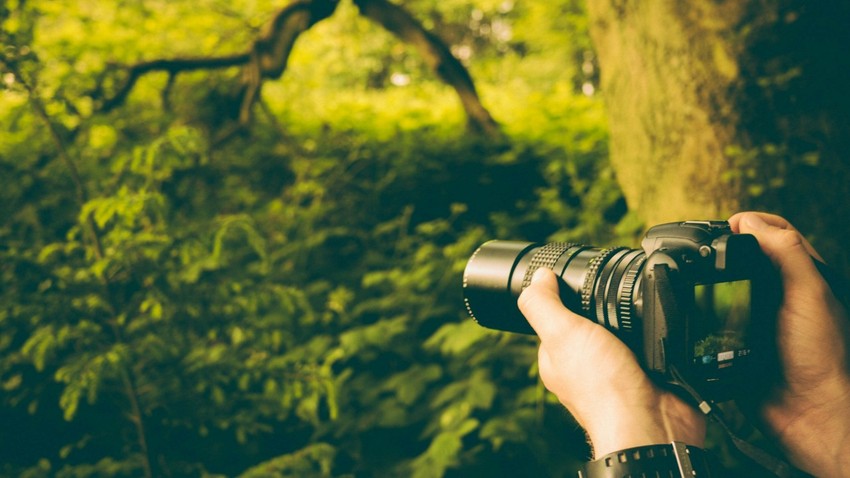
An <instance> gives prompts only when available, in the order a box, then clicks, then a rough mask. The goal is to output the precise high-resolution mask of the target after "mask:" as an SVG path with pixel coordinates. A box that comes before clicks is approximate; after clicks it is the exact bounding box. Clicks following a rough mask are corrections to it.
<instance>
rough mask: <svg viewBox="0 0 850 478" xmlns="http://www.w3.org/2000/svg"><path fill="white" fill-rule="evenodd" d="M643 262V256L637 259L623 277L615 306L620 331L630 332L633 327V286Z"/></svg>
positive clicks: (644, 258)
mask: <svg viewBox="0 0 850 478" xmlns="http://www.w3.org/2000/svg"><path fill="white" fill-rule="evenodd" d="M645 260H646V257H645V256H644V257H641V258H640V259H638V262H637V264H635V267H632V268H630V269H629V270H628V271H627V272H626V275H625V276H623V290H622V292H621V293H620V300H619V301H618V306H617V309H618V310H617V311H618V312H619V319H620V329H622V330H631V329H632V326H633V324H632V305H633V304H634V301H633V297H632V295H633V294H634V290H635V284H637V279H638V276H639V275H640V271H641V266H642V265H643V262H644V261H645Z"/></svg>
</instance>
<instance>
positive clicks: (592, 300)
mask: <svg viewBox="0 0 850 478" xmlns="http://www.w3.org/2000/svg"><path fill="white" fill-rule="evenodd" d="M540 267H546V268H549V269H552V270H553V271H554V272H555V273H556V274H557V275H558V276H559V277H560V288H561V299H562V301H563V302H564V304H565V305H566V306H567V307H568V308H569V309H570V310H572V311H573V312H576V313H578V314H580V315H582V316H584V317H586V318H588V319H589V320H593V321H595V322H597V323H598V324H600V325H602V326H605V327H606V328H607V329H609V330H610V331H611V332H612V333H614V334H615V335H616V336H617V337H618V338H619V339H620V340H622V341H623V342H625V343H626V344H627V345H628V346H629V347H630V348H631V349H632V350H633V351H634V352H635V355H636V356H637V357H638V360H639V361H640V362H641V364H642V365H643V366H644V368H645V369H646V370H647V371H648V372H650V373H652V374H654V375H656V376H658V377H659V378H662V379H663V380H665V381H667V382H669V383H672V384H676V383H677V382H678V381H679V380H680V379H682V378H683V379H686V380H687V382H688V383H689V384H690V385H691V386H693V387H695V388H697V389H698V390H699V391H700V392H701V393H702V394H703V395H704V396H706V397H709V398H711V399H715V400H722V399H727V398H733V397H734V395H735V392H736V391H738V390H742V389H743V387H741V386H742V385H744V384H747V389H749V390H750V391H752V388H751V387H750V385H754V384H755V383H756V379H759V381H761V379H766V378H768V377H767V375H769V374H768V373H766V372H767V369H766V368H765V367H766V366H767V365H769V364H771V363H773V362H774V358H773V354H774V353H775V350H774V348H775V345H774V344H773V338H774V337H775V336H776V335H775V320H776V311H777V307H778V303H779V296H778V295H779V290H780V288H779V287H778V284H777V281H776V274H775V272H774V271H773V269H772V266H771V265H770V262H769V261H768V260H767V258H766V256H765V255H764V254H763V253H762V251H761V248H760V247H759V244H758V242H757V241H756V239H755V237H753V236H751V235H748V234H734V233H732V230H731V228H730V227H729V224H728V223H726V222H725V221H683V222H677V223H669V224H662V225H658V226H655V227H653V228H651V229H650V230H649V231H648V232H647V233H646V235H645V237H644V238H643V241H642V242H641V249H629V248H625V247H613V248H595V247H591V246H586V245H582V244H572V243H549V244H540V243H524V242H512V241H490V242H488V243H485V244H484V245H482V246H481V247H479V249H478V250H477V251H476V252H475V253H474V254H473V255H472V257H471V258H470V259H469V262H468V263H467V267H466V270H465V272H464V281H463V285H464V298H465V303H466V307H467V310H468V311H469V313H470V315H471V316H472V317H473V318H474V319H475V320H476V321H478V323H479V324H481V325H483V326H485V327H489V328H494V329H498V330H505V331H512V332H520V333H531V334H533V333H534V331H533V330H532V329H531V327H530V326H529V325H528V322H527V321H526V320H525V318H524V317H523V316H522V314H521V313H520V312H519V309H518V307H517V306H516V299H517V298H518V297H519V294H520V293H521V292H522V290H524V289H525V287H527V286H528V284H529V283H530V280H531V276H532V275H533V274H534V272H535V271H536V270H537V269H539V268H540ZM674 372H675V373H674Z"/></svg>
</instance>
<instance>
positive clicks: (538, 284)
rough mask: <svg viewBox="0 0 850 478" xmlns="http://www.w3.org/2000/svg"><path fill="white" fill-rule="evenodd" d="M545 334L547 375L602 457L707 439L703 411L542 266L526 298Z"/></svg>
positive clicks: (543, 369)
mask: <svg viewBox="0 0 850 478" xmlns="http://www.w3.org/2000/svg"><path fill="white" fill-rule="evenodd" d="M519 308H520V310H521V311H522V313H523V315H525V317H526V319H528V322H529V323H530V324H531V326H532V327H533V328H534V330H535V331H536V332H537V335H538V336H539V337H540V342H541V343H540V350H539V355H538V362H539V367H540V377H541V378H542V379H543V383H544V385H546V388H548V389H549V390H550V391H552V392H553V393H554V394H555V395H556V396H557V397H558V399H559V400H560V401H561V403H562V404H564V406H566V407H567V409H568V410H569V411H570V412H571V413H572V415H573V417H575V419H576V421H578V423H579V424H580V425H581V426H582V427H583V428H584V429H585V431H587V434H588V436H589V438H590V441H591V444H592V446H593V449H594V454H595V456H597V457H599V456H603V455H606V454H608V453H611V452H614V451H618V450H622V449H625V448H631V447H636V446H642V445H652V444H660V443H670V442H672V441H674V440H675V441H681V442H684V443H686V444H688V445H694V446H698V447H702V446H703V442H704V440H705V420H704V418H703V416H702V414H701V413H699V412H698V411H697V410H696V409H694V408H693V407H691V406H689V405H688V404H686V403H685V402H683V401H682V400H680V399H679V398H678V397H676V396H675V395H673V394H672V393H670V392H668V391H665V390H663V389H661V388H659V387H657V386H656V385H655V384H654V383H653V382H652V381H651V380H650V379H649V377H648V376H647V375H646V373H644V371H643V369H641V367H640V365H638V362H637V359H636V357H635V356H634V354H633V353H632V351H631V350H630V349H629V348H628V347H627V346H626V345H625V344H624V343H623V342H621V341H620V340H619V339H617V338H616V337H615V336H614V335H613V334H611V333H610V332H609V331H608V330H606V329H605V328H604V327H602V326H600V325H597V324H595V323H592V322H591V321H589V320H587V319H585V318H583V317H581V316H579V315H577V314H574V313H572V312H571V311H569V310H568V309H567V308H566V307H564V305H563V304H562V302H561V299H560V297H559V295H558V282H557V278H556V277H555V274H554V273H553V272H552V271H550V270H548V269H540V270H538V271H537V272H536V273H535V275H534V279H533V281H532V283H531V285H530V286H529V287H528V288H527V289H526V290H525V291H524V292H523V293H522V295H521V296H520V298H519Z"/></svg>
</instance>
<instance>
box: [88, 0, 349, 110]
mask: <svg viewBox="0 0 850 478" xmlns="http://www.w3.org/2000/svg"><path fill="white" fill-rule="evenodd" d="M337 4H338V0H295V1H293V2H292V3H290V4H289V5H288V6H286V7H285V8H283V9H282V10H281V11H280V12H278V14H277V15H275V17H274V19H273V20H272V21H271V23H270V24H269V28H268V30H267V31H266V32H265V33H264V34H263V35H261V36H260V37H259V38H257V39H256V40H255V41H254V43H253V44H252V45H251V47H250V48H248V50H247V51H245V52H243V53H237V54H233V55H228V56H220V57H195V58H172V59H156V60H150V61H143V62H140V63H136V64H135V65H132V66H130V67H129V68H127V76H126V79H125V81H124V83H123V84H122V85H121V87H120V88H118V91H117V92H116V93H115V95H114V96H112V97H111V98H109V99H107V100H106V101H104V103H103V105H102V106H101V110H102V111H110V110H112V109H114V108H115V107H117V106H120V105H121V104H123V103H124V101H125V100H126V99H127V96H128V95H129V94H130V92H131V91H132V90H133V87H134V86H135V85H136V82H137V81H138V80H139V79H140V78H141V77H142V76H144V75H146V74H148V73H151V72H156V71H160V72H167V73H168V74H169V75H170V76H171V77H172V78H173V77H175V76H176V75H177V74H179V73H182V72H186V71H194V70H214V69H221V68H230V67H234V66H239V67H243V74H242V85H243V89H242V98H241V104H242V107H241V110H240V115H239V116H240V122H247V120H248V119H249V117H250V114H249V112H250V108H251V106H253V104H254V101H255V100H256V98H257V96H258V95H259V89H260V86H261V84H262V81H263V79H266V78H279V77H280V76H281V75H283V72H284V71H285V69H286V65H287V62H288V60H289V55H290V53H291V52H292V47H293V45H294V44H295V40H296V39H297V38H298V36H299V35H300V34H301V33H303V32H304V31H306V30H308V29H309V28H310V27H312V26H313V25H315V24H316V23H317V22H319V21H321V20H323V19H325V18H327V17H329V16H330V15H331V14H332V13H333V12H334V11H335V10H336V6H337Z"/></svg>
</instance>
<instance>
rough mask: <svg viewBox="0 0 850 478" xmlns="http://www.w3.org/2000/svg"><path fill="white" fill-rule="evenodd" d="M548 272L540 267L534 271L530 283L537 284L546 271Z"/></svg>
mask: <svg viewBox="0 0 850 478" xmlns="http://www.w3.org/2000/svg"><path fill="white" fill-rule="evenodd" d="M548 270H549V269H546V268H545V267H541V268H539V269H537V270H536V271H534V274H533V275H532V276H531V282H537V281H538V280H540V278H541V277H544V276H545V275H546V274H547V272H546V271H548Z"/></svg>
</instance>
